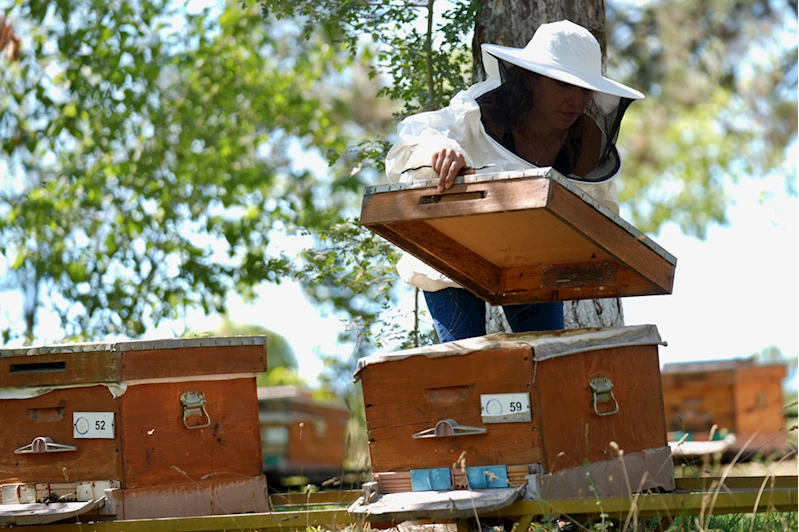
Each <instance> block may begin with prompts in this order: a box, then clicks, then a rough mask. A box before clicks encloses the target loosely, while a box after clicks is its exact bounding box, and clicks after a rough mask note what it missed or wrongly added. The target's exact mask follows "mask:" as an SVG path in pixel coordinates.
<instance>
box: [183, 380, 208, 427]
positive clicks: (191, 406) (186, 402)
mask: <svg viewBox="0 0 799 532" xmlns="http://www.w3.org/2000/svg"><path fill="white" fill-rule="evenodd" d="M180 404H181V405H182V406H183V426H185V427H186V428H187V429H202V428H205V427H207V426H209V425H210V424H211V417H210V416H209V415H208V411H207V410H206V409H205V395H203V393H202V392H201V391H200V390H186V391H185V392H183V393H182V394H180ZM197 416H201V417H202V419H203V420H204V422H201V423H199V424H197V425H189V423H188V418H189V417H197Z"/></svg>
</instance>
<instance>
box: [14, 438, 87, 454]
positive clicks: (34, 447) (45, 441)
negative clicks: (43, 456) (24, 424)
mask: <svg viewBox="0 0 799 532" xmlns="http://www.w3.org/2000/svg"><path fill="white" fill-rule="evenodd" d="M77 450H78V448H77V447H75V446H74V445H66V444H64V443H53V438H49V437H47V436H39V437H37V438H33V441H32V442H31V443H30V444H29V445H24V446H22V447H20V448H19V449H16V450H15V451H14V454H40V453H64V452H68V451H77Z"/></svg>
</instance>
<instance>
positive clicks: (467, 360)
mask: <svg viewBox="0 0 799 532" xmlns="http://www.w3.org/2000/svg"><path fill="white" fill-rule="evenodd" d="M658 344H661V340H660V336H659V335H658V332H657V328H656V327H655V326H654V325H645V326H634V327H612V328H605V329H578V330H570V331H558V332H548V333H521V334H498V335H490V336H485V337H480V338H473V339H469V340H464V341H459V342H451V343H446V344H440V345H435V346H430V347H425V348H419V349H413V350H410V351H401V352H396V353H388V354H382V355H373V356H369V357H365V358H363V359H361V360H360V361H359V365H358V371H357V372H356V377H357V378H359V379H360V380H361V381H362V383H363V396H364V403H365V406H366V409H365V412H366V422H367V430H368V438H369V454H370V457H371V461H372V471H373V472H374V474H375V476H376V478H377V479H378V481H379V485H380V492H381V493H396V492H403V491H405V492H407V491H419V490H421V491H424V489H425V487H424V484H425V483H427V484H428V486H427V489H432V490H437V489H457V488H463V487H466V485H467V484H468V485H469V486H470V487H471V488H476V487H480V488H487V487H488V488H490V487H492V486H491V485H490V484H491V483H490V482H489V483H488V485H481V484H482V483H485V478H483V475H484V474H487V473H485V472H484V469H487V468H488V469H490V468H492V467H493V468H494V469H490V471H491V474H490V475H489V476H491V475H495V476H496V477H498V478H500V480H501V482H500V484H501V485H497V487H515V486H520V485H524V484H525V483H527V484H528V485H529V486H530V490H531V491H533V492H535V493H533V494H532V496H534V497H540V498H562V497H577V496H583V497H585V496H593V495H592V493H593V492H592V491H591V489H592V488H591V486H590V485H589V484H588V480H587V479H588V478H589V477H587V475H586V473H587V472H589V471H590V472H591V473H592V476H593V481H594V482H596V489H597V490H598V493H600V494H603V495H607V496H623V495H628V494H629V486H632V487H633V489H646V488H652V487H660V488H664V489H673V488H674V479H673V469H672V461H671V452H670V450H669V447H668V443H667V439H666V427H665V422H664V418H663V415H662V413H663V397H662V394H661V388H660V367H659V363H658ZM619 450H621V451H623V457H624V458H623V459H624V463H625V466H624V468H621V461H620V454H621V453H620V452H619ZM461 459H463V460H465V464H464V463H462V462H460V460H461ZM453 464H459V465H456V466H454V467H453ZM586 464H590V465H586ZM461 465H465V467H466V469H465V470H463V471H461V467H460V466H461ZM470 468H477V469H476V470H474V469H471V470H470ZM447 470H448V471H447ZM420 475H422V477H424V478H423V479H422V480H420V477H419V476H420ZM467 479H468V482H467ZM481 481H482V482H481ZM475 482H476V483H477V485H475ZM628 482H629V483H628ZM442 483H443V484H442ZM417 484H418V486H417ZM436 486H438V487H436Z"/></svg>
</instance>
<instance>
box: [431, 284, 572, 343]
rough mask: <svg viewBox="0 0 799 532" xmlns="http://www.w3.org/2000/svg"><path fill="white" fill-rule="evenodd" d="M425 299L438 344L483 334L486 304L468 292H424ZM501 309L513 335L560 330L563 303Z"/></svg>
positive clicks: (463, 290)
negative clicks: (516, 333) (514, 333)
mask: <svg viewBox="0 0 799 532" xmlns="http://www.w3.org/2000/svg"><path fill="white" fill-rule="evenodd" d="M424 299H425V301H427V309H428V310H429V311H430V316H431V317H432V318H433V326H434V327H435V328H436V332H437V333H438V339H439V341H440V342H452V341H454V340H463V339H464V338H472V337H475V336H484V335H485V333H486V328H485V305H486V304H485V301H483V300H482V299H480V298H479V297H477V296H476V295H474V294H472V293H471V292H469V291H468V290H465V289H463V288H445V289H444V290H439V291H437V292H424ZM502 308H503V309H504V310H505V317H506V318H508V323H509V324H510V327H511V330H512V331H513V332H528V331H554V330H560V329H563V302H562V301H554V302H549V303H534V304H529V305H506V306H503V307H502Z"/></svg>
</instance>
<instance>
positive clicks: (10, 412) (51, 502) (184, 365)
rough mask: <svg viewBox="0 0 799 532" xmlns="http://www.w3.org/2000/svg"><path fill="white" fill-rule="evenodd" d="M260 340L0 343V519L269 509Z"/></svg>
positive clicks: (26, 520)
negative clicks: (260, 398) (261, 424)
mask: <svg viewBox="0 0 799 532" xmlns="http://www.w3.org/2000/svg"><path fill="white" fill-rule="evenodd" d="M265 369H266V338H265V337H228V338H195V339H175V340H159V341H133V342H115V343H94V344H73V345H56V346H46V347H31V348H20V349H2V350H0V424H2V425H3V426H4V427H5V428H4V429H3V430H2V431H0V485H2V501H0V502H1V503H2V504H0V524H2V523H6V524H8V523H12V524H13V523H17V524H25V523H44V522H52V521H57V520H59V519H63V518H64V517H73V518H74V516H76V515H80V514H86V515H89V516H92V517H91V518H92V519H95V520H97V519H141V518H154V517H172V516H190V515H191V516H196V515H212V514H227V513H243V512H263V511H267V510H268V499H267V493H266V481H265V478H264V475H263V474H262V470H261V443H260V438H259V426H258V406H257V405H258V402H257V397H256V384H255V379H256V376H257V374H258V373H260V372H262V371H264V370H265Z"/></svg>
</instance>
